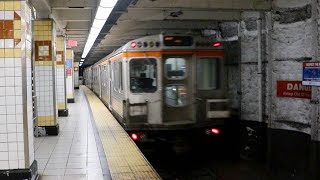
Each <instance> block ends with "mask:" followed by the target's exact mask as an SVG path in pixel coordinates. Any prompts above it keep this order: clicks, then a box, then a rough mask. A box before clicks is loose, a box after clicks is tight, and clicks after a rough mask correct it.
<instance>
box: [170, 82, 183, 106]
mask: <svg viewBox="0 0 320 180" xmlns="http://www.w3.org/2000/svg"><path fill="white" fill-rule="evenodd" d="M165 100H166V104H167V106H169V107H182V106H186V105H187V88H186V86H185V85H168V86H167V87H166V91H165Z"/></svg>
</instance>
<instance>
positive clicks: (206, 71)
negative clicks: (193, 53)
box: [197, 57, 220, 90]
mask: <svg viewBox="0 0 320 180" xmlns="http://www.w3.org/2000/svg"><path fill="white" fill-rule="evenodd" d="M219 78H220V77H219V58H213V57H206V58H200V59H198V61H197V88H198V89H200V90H212V89H218V86H219Z"/></svg>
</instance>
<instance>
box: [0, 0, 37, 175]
mask: <svg viewBox="0 0 320 180" xmlns="http://www.w3.org/2000/svg"><path fill="white" fill-rule="evenodd" d="M0 26H1V28H0V169H2V170H4V169H24V168H29V167H30V165H31V164H32V163H33V161H34V149H33V119H32V92H31V50H32V46H31V42H32V41H31V40H32V39H31V38H32V32H31V10H30V7H29V6H28V5H27V4H26V2H25V1H0Z"/></svg>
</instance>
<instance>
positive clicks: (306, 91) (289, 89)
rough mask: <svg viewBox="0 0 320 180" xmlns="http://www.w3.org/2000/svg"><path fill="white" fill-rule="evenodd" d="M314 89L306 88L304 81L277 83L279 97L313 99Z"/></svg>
mask: <svg viewBox="0 0 320 180" xmlns="http://www.w3.org/2000/svg"><path fill="white" fill-rule="evenodd" d="M311 94H312V87H311V86H305V85H303V84H302V81H277V96H278V97H290V98H303V99H311Z"/></svg>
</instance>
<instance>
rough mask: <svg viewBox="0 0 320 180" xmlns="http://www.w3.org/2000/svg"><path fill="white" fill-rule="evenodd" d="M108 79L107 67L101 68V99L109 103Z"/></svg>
mask: <svg viewBox="0 0 320 180" xmlns="http://www.w3.org/2000/svg"><path fill="white" fill-rule="evenodd" d="M108 84H109V83H108V77H107V66H106V65H103V66H101V99H102V100H103V101H104V102H105V103H107V99H108V90H109V89H108Z"/></svg>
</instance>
